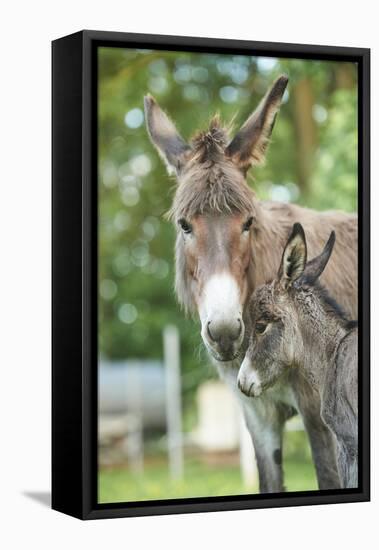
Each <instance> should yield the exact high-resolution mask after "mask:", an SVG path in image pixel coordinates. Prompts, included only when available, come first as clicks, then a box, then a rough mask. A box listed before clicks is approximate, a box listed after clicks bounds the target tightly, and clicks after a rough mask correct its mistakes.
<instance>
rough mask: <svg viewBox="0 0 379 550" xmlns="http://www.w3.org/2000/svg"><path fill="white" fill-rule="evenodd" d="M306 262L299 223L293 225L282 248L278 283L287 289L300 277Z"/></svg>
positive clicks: (305, 250)
mask: <svg viewBox="0 0 379 550" xmlns="http://www.w3.org/2000/svg"><path fill="white" fill-rule="evenodd" d="M306 262H307V243H306V240H305V234H304V229H303V227H302V226H301V225H300V224H299V223H295V224H294V226H293V228H292V231H291V235H290V236H289V238H288V241H287V244H286V246H285V247H284V251H283V256H282V261H281V264H280V267H279V271H278V281H279V282H280V283H281V284H282V285H283V286H284V288H288V287H289V286H290V285H291V284H292V283H293V282H294V281H296V280H297V279H298V278H299V277H300V275H302V273H303V271H304V268H305V264H306Z"/></svg>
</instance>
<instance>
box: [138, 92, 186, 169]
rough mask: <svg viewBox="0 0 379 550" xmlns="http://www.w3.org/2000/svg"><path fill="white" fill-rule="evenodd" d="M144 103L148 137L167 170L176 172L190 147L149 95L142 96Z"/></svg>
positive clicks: (181, 165)
mask: <svg viewBox="0 0 379 550" xmlns="http://www.w3.org/2000/svg"><path fill="white" fill-rule="evenodd" d="M144 105H145V119H146V126H147V130H148V132H149V136H150V139H151V141H152V143H153V145H155V147H156V148H157V151H158V153H159V155H160V156H161V157H162V159H163V161H164V162H165V164H166V166H167V169H168V172H169V173H170V174H172V173H176V174H177V173H179V172H180V170H181V168H182V167H183V166H184V164H185V162H186V157H187V153H188V152H189V151H190V150H191V148H190V146H189V145H188V144H187V143H186V142H185V141H184V139H183V138H182V137H181V136H180V134H179V133H178V131H177V129H176V128H175V125H174V123H173V122H172V121H171V120H170V119H169V118H168V116H167V115H166V113H165V112H164V111H162V109H161V108H160V107H159V105H158V103H157V102H156V101H155V99H154V98H153V97H152V96H151V95H147V96H145V97H144Z"/></svg>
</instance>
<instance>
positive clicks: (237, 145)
mask: <svg viewBox="0 0 379 550" xmlns="http://www.w3.org/2000/svg"><path fill="white" fill-rule="evenodd" d="M287 82H288V77H287V76H285V75H282V76H279V78H277V79H276V80H275V82H274V84H273V85H272V86H271V88H270V89H269V90H268V92H267V93H266V95H265V97H264V98H263V99H262V101H261V102H260V104H259V105H258V107H257V109H256V110H255V111H254V112H253V113H252V114H251V115H250V117H249V118H248V119H247V121H246V122H245V124H244V125H243V126H242V128H241V129H240V130H239V132H238V133H237V134H236V135H235V137H234V138H233V140H232V141H231V143H230V144H229V145H228V147H227V148H226V154H227V155H228V156H229V157H230V158H231V159H232V160H233V161H234V162H235V163H236V164H237V165H238V167H239V168H240V169H241V170H243V171H245V172H246V171H247V170H248V168H249V167H250V166H254V165H257V164H262V163H263V162H264V159H265V154H266V149H267V146H268V143H269V140H270V136H271V132H272V129H273V127H274V123H275V118H276V114H277V112H278V110H279V107H280V104H281V101H282V97H283V94H284V91H285V89H286V87H287Z"/></svg>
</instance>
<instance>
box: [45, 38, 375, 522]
mask: <svg viewBox="0 0 379 550" xmlns="http://www.w3.org/2000/svg"><path fill="white" fill-rule="evenodd" d="M52 52H53V199H52V208H53V273H52V275H53V329H52V331H53V358H52V363H53V386H52V430H53V432H52V439H53V442H52V506H53V508H54V509H55V510H59V511H61V512H64V513H67V514H70V515H73V516H76V517H78V518H82V519H96V518H112V517H123V516H137V515H151V514H172V513H186V512H200V511H217V510H239V509H248V508H266V507H279V506H299V505H309V504H327V503H340V502H358V501H367V500H369V498H370V453H369V449H370V447H369V445H370V414H369V413H370V378H369V367H370V360H369V356H370V354H369V350H370V337H369V334H370V326H369V317H370V304H369V299H370V290H369V289H370V277H369V273H370V269H369V267H370V266H369V243H370V234H369V216H370V212H369V177H370V158H369V142H370V118H369V117H370V104H369V101H370V96H369V89H370V80H369V79H370V52H369V50H367V49H360V48H345V47H335V46H314V45H312V46H310V45H298V44H275V43H263V42H247V41H237V40H218V39H208V38H189V37H171V36H153V35H142V34H141V35H140V34H126V33H113V32H99V31H82V32H78V33H76V34H73V35H70V36H66V37H64V38H61V39H59V40H56V41H54V42H53V50H52ZM191 136H192V137H191Z"/></svg>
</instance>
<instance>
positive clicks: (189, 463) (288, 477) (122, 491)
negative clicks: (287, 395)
mask: <svg viewBox="0 0 379 550" xmlns="http://www.w3.org/2000/svg"><path fill="white" fill-rule="evenodd" d="M286 439H288V440H289V442H290V443H292V446H291V444H290V445H287V446H286V449H285V459H284V471H285V484H286V487H287V491H289V492H290V491H309V490H316V489H317V482H316V477H315V472H314V467H313V464H312V463H311V460H310V457H309V452H308V449H307V447H306V443H305V442H304V441H303V439H304V436H303V434H301V436H299V434H298V433H294V434H292V433H291V434H287V436H286ZM299 439H300V443H301V445H300V451H298V450H293V448H292V447H293V445H294V442H296V443H297V442H298V440H299ZM296 448H297V449H299V446H298V444H296ZM256 492H258V487H253V488H251V489H249V490H246V488H245V487H244V486H243V484H242V480H241V475H240V469H239V466H238V465H222V466H219V465H217V466H215V465H209V464H207V463H204V462H203V461H201V460H200V459H195V458H187V459H186V461H185V469H184V478H183V479H182V480H181V481H172V480H171V479H170V477H169V475H168V470H167V463H166V461H164V460H162V459H160V460H154V461H149V462H148V463H147V465H146V467H145V470H144V472H143V474H141V475H136V474H133V473H132V472H130V471H129V470H128V469H126V468H114V469H103V470H101V471H100V474H99V502H100V503H107V502H108V503H110V502H123V501H125V502H126V501H129V502H133V501H138V500H159V499H170V498H190V497H205V496H226V495H241V494H249V493H256Z"/></svg>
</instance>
